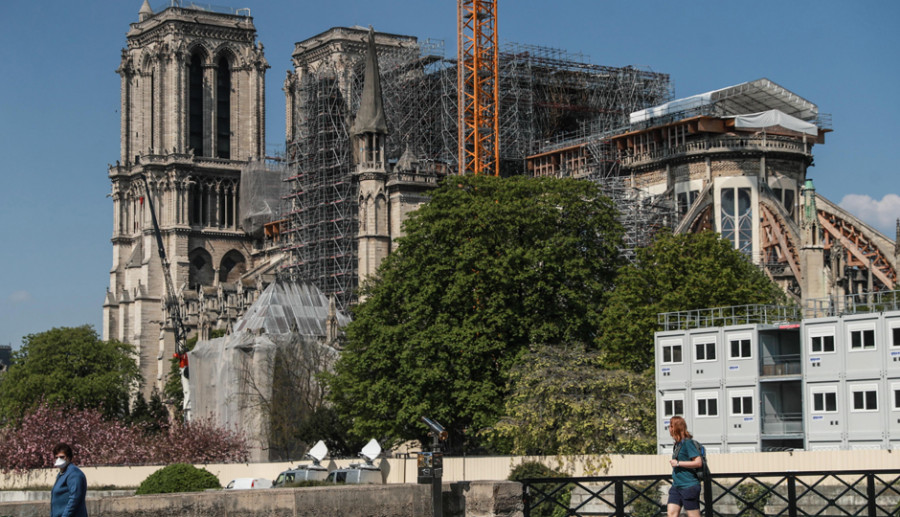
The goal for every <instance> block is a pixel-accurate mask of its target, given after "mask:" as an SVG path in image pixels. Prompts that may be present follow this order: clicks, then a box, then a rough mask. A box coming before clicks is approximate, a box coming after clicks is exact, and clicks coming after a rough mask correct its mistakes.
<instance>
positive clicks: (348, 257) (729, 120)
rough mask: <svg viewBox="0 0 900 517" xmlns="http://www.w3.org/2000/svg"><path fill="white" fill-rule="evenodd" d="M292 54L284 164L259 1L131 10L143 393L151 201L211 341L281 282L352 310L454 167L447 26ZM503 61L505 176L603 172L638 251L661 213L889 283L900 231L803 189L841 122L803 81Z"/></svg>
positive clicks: (845, 279)
mask: <svg viewBox="0 0 900 517" xmlns="http://www.w3.org/2000/svg"><path fill="white" fill-rule="evenodd" d="M289 66H290V67H291V69H290V70H289V71H288V73H287V77H286V79H285V80H284V83H283V88H284V92H285V102H286V107H287V110H286V113H287V115H286V123H285V130H286V147H285V154H284V157H283V158H280V159H279V160H278V161H273V160H270V159H267V158H266V156H265V153H264V149H265V133H264V127H265V72H266V70H267V69H268V68H269V64H268V63H267V61H266V59H265V57H264V53H263V47H262V44H260V43H259V42H258V41H257V40H256V29H255V27H254V25H253V19H252V18H251V17H250V13H249V11H248V10H227V9H225V10H219V9H211V8H201V7H196V6H193V5H191V6H190V7H187V6H184V5H182V3H180V2H172V3H171V5H168V6H166V7H164V8H162V9H158V10H157V11H154V10H153V9H152V8H151V7H150V6H149V4H148V3H147V2H146V1H144V3H143V5H142V6H141V8H140V10H139V12H138V21H137V22H135V23H133V24H131V26H130V28H129V31H128V33H127V47H126V48H125V49H123V51H122V62H121V65H120V67H119V69H118V73H119V75H120V77H121V85H122V86H121V103H122V104H121V105H122V110H121V113H122V128H121V155H120V157H119V159H118V160H117V161H116V164H115V165H112V166H110V168H109V177H110V181H111V183H112V198H113V205H114V209H113V211H114V213H113V236H112V244H113V266H112V270H111V273H110V284H109V290H108V293H107V296H106V301H105V303H104V309H103V313H104V321H103V334H104V338H105V339H113V338H115V339H119V340H121V341H124V342H127V343H133V344H135V345H137V346H138V348H139V351H140V358H139V361H140V367H141V373H142V375H143V377H144V379H145V395H149V394H150V392H152V390H153V389H160V388H161V386H162V383H163V382H164V379H165V376H166V374H167V372H168V371H169V365H168V358H169V357H171V355H172V352H173V351H174V350H173V348H174V341H173V338H172V332H171V331H172V329H171V328H170V327H169V325H168V324H167V323H166V320H167V318H166V315H165V314H164V313H163V310H162V301H163V299H164V298H165V296H166V286H165V284H166V282H164V281H163V273H162V271H163V268H162V267H161V265H160V261H159V260H158V259H157V258H156V257H157V249H156V241H155V239H154V235H153V234H154V230H153V227H152V224H151V222H150V220H151V219H150V214H149V211H148V207H147V206H146V204H145V203H144V200H145V198H147V197H148V196H149V199H152V201H153V203H154V205H155V207H156V210H157V212H158V217H159V226H160V232H161V237H162V242H163V243H164V247H165V251H166V253H167V254H168V259H169V262H170V263H171V265H172V270H171V277H172V278H171V283H172V285H174V290H175V291H177V293H175V294H176V295H177V297H178V300H179V303H180V306H181V308H182V310H183V312H184V314H185V315H186V319H185V323H186V327H187V329H188V331H189V332H190V333H191V334H194V333H196V334H198V335H199V336H200V337H201V338H205V337H206V336H208V332H209V331H210V330H211V329H224V330H232V329H233V327H234V325H235V324H236V322H237V321H238V319H239V318H240V316H241V315H242V314H244V313H245V312H246V311H247V310H248V308H249V307H250V306H251V305H252V304H253V303H254V302H255V301H256V300H257V299H258V298H259V296H260V293H262V292H263V291H264V289H265V288H266V286H267V285H268V284H270V283H271V282H272V281H274V279H275V278H281V279H284V280H285V281H289V282H294V283H295V284H299V282H311V283H312V284H313V285H315V287H316V288H317V289H318V290H320V291H321V292H322V293H323V294H324V295H325V296H326V297H333V298H334V303H335V305H336V310H337V311H338V312H341V311H343V312H345V311H346V310H347V308H348V307H350V306H351V305H352V304H353V303H355V301H356V300H357V289H358V287H359V285H360V283H361V282H362V281H364V279H365V278H367V277H369V276H370V275H372V274H373V273H374V271H375V270H376V268H377V267H378V265H379V264H380V262H381V261H382V260H383V259H384V258H385V257H386V256H387V255H388V254H389V253H390V252H391V250H392V249H393V247H394V245H395V244H394V243H395V242H396V239H397V238H398V237H399V236H400V235H401V234H402V223H403V221H404V219H405V218H406V217H407V215H408V214H409V213H410V212H411V211H412V210H414V209H415V208H417V207H419V206H420V205H421V204H422V203H424V202H426V201H427V199H428V192H429V191H430V190H431V189H433V188H435V187H436V186H437V185H438V183H439V181H440V179H441V178H442V177H444V176H447V175H450V174H456V173H457V172H458V164H457V160H458V145H457V143H458V142H457V140H458V131H457V129H458V127H457V124H458V122H457V120H458V117H457V115H458V114H457V105H456V104H457V88H458V81H457V76H456V74H457V63H456V60H455V59H453V58H449V57H447V56H445V55H444V50H443V44H442V43H441V42H435V41H430V40H420V39H418V38H416V37H414V36H408V35H399V34H388V33H381V32H376V31H371V30H369V29H364V28H361V27H336V28H332V29H329V30H327V31H325V32H323V33H321V34H318V35H316V36H313V37H311V38H308V39H305V40H303V41H300V42H299V43H297V44H296V45H295V48H294V52H293V58H292V63H291V64H290V65H289ZM498 75H499V79H498V84H499V117H498V118H499V136H500V164H499V171H500V173H501V174H504V175H511V174H530V175H555V176H571V177H577V178H584V179H586V180H592V181H597V182H600V183H601V184H602V186H603V187H604V189H605V191H606V192H607V194H608V195H610V197H612V198H613V199H614V200H615V202H616V203H617V205H618V206H619V208H620V212H621V219H622V222H623V224H624V226H625V228H626V249H625V250H623V252H624V253H625V255H626V256H631V255H632V254H633V251H634V249H636V248H638V247H640V246H644V245H646V244H647V243H648V242H649V241H650V239H652V237H653V235H654V234H655V232H656V230H658V229H660V228H664V227H669V228H674V229H675V231H677V232H685V231H696V230H700V229H706V228H710V229H714V230H716V231H718V232H720V233H721V234H722V235H723V236H724V237H725V238H727V239H729V240H731V242H733V243H734V245H735V247H736V248H737V249H740V250H742V251H744V252H745V253H747V254H748V256H750V257H751V258H752V259H753V260H754V261H755V262H757V263H758V264H760V265H761V266H762V267H764V268H765V269H766V271H767V272H768V273H769V274H770V275H771V277H772V278H773V279H775V280H776V281H778V282H779V283H780V284H781V285H782V286H784V288H785V289H786V290H787V291H788V292H790V293H792V294H794V295H795V296H797V297H798V298H799V299H812V298H816V299H819V298H822V297H826V296H830V295H831V296H834V298H835V299H837V298H839V297H840V296H839V295H841V294H844V293H858V292H862V291H865V292H870V291H878V290H883V289H892V288H894V283H895V281H896V272H895V271H896V264H897V257H896V251H895V244H894V242H893V241H891V240H890V239H888V238H887V237H885V236H883V235H881V234H879V233H878V232H877V231H875V230H874V229H872V228H870V227H869V226H867V225H866V224H864V223H862V222H861V221H859V220H858V219H856V218H854V217H853V216H852V215H850V214H848V213H846V212H844V211H842V210H841V209H840V208H838V207H837V206H835V205H834V204H833V203H831V202H829V201H828V200H826V199H824V198H823V197H821V196H819V195H817V194H815V192H814V190H813V188H812V183H811V181H810V180H809V178H808V177H807V168H808V167H809V166H810V165H811V164H812V148H813V146H814V145H816V144H819V145H821V144H823V143H824V138H825V134H826V133H827V132H828V131H829V130H830V127H829V125H828V123H827V122H826V120H825V118H824V117H823V116H821V115H820V114H819V112H818V108H817V106H815V104H813V103H811V102H809V101H807V100H805V99H803V98H802V97H800V96H799V95H797V94H794V93H792V92H790V91H788V90H786V89H785V88H783V87H781V86H779V85H777V84H775V83H773V82H771V81H768V80H765V79H761V80H758V81H752V82H749V83H744V84H741V85H737V86H734V87H730V88H723V89H721V90H716V91H712V92H709V93H706V94H703V95H698V96H694V97H690V98H687V99H681V100H677V101H673V100H672V98H673V94H672V91H673V89H672V84H671V81H670V78H669V76H668V75H667V74H661V73H656V72H652V71H649V70H643V69H638V68H634V67H609V66H600V65H595V64H592V63H590V62H589V60H588V59H586V58H585V57H584V56H581V55H576V54H568V53H566V52H565V51H561V50H555V49H550V48H546V47H534V46H528V45H521V44H510V45H507V46H505V47H503V48H502V49H501V51H500V53H499V59H498ZM144 178H146V180H147V184H146V185H145V183H144V181H143V180H144ZM320 337H322V336H320Z"/></svg>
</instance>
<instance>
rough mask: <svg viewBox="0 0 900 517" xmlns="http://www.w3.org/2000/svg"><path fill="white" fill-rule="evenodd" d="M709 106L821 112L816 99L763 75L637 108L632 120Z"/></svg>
mask: <svg viewBox="0 0 900 517" xmlns="http://www.w3.org/2000/svg"><path fill="white" fill-rule="evenodd" d="M705 106H710V107H714V108H715V114H716V115H717V116H725V117H727V116H734V115H745V114H750V113H759V112H763V111H769V110H779V111H781V112H782V113H785V114H787V115H790V116H792V117H795V118H798V119H801V120H815V119H816V118H817V117H818V115H819V108H818V106H816V105H815V104H813V103H812V102H809V101H808V100H806V99H804V98H803V97H800V96H799V95H797V94H796V93H793V92H791V91H789V90H787V89H785V88H783V87H781V86H779V85H778V84H775V83H773V82H772V81H770V80H768V79H766V78H762V79H757V80H755V81H750V82H747V83H741V84H738V85H735V86H729V87H727V88H722V89H720V90H713V91H711V92H706V93H701V94H698V95H692V96H690V97H685V98H683V99H675V100H674V101H670V102H667V103H665V104H660V105H659V106H653V107H650V108H647V109H643V110H640V111H635V112H634V113H632V114H631V123H632V124H637V123H639V122H644V121H647V120H651V119H654V118H657V117H663V116H666V115H673V114H676V113H679V112H684V111H689V110H696V109H699V108H703V107H705Z"/></svg>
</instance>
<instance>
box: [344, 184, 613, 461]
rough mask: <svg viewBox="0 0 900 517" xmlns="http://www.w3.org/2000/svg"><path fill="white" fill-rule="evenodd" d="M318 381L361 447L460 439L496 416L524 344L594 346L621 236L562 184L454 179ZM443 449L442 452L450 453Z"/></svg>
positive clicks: (425, 211)
mask: <svg viewBox="0 0 900 517" xmlns="http://www.w3.org/2000/svg"><path fill="white" fill-rule="evenodd" d="M404 228H405V231H406V236H405V237H404V238H402V239H400V240H399V243H398V248H397V250H396V252H395V253H393V254H392V255H390V256H389V257H388V258H387V259H386V260H385V261H384V263H383V264H382V266H381V268H380V269H379V273H378V276H377V278H376V279H375V280H374V281H373V282H371V283H368V284H367V285H365V286H364V287H363V289H362V295H363V298H364V300H365V301H364V302H363V303H361V304H360V305H359V306H358V307H357V309H356V311H355V313H354V321H353V322H352V323H351V324H350V325H349V327H348V329H347V338H348V339H347V345H346V347H345V349H344V351H343V353H342V355H341V358H340V359H339V360H338V362H337V364H336V368H335V373H334V375H333V376H330V377H329V384H330V388H331V390H332V392H331V398H332V400H333V402H334V404H335V407H336V409H337V411H338V412H339V413H340V415H341V416H342V418H343V419H345V420H346V421H348V422H352V427H351V429H350V431H351V432H353V433H354V434H355V435H357V436H359V437H365V436H377V437H381V438H384V439H388V440H396V439H415V438H422V437H423V435H424V431H425V430H426V429H425V427H424V426H422V425H421V424H420V423H419V419H420V417H422V416H429V417H431V418H434V419H436V420H438V421H439V422H441V423H442V424H444V425H445V426H446V427H447V428H448V430H449V431H450V434H451V441H452V442H455V445H457V446H458V445H459V443H460V440H461V439H462V438H463V435H464V433H465V432H467V431H468V432H469V433H470V434H469V436H472V435H473V434H474V431H477V430H478V429H481V428H484V427H487V426H491V425H493V424H494V423H495V422H496V421H497V419H498V417H499V416H500V414H501V413H502V408H503V400H504V397H505V395H506V389H507V388H506V386H507V374H508V373H509V371H510V368H511V367H512V366H513V365H514V364H516V362H517V360H518V359H519V358H520V357H521V355H522V354H523V353H524V352H525V351H527V349H528V347H529V346H530V345H541V344H554V343H561V342H588V343H590V342H592V341H593V339H594V337H595V335H594V332H595V329H596V326H597V324H598V322H599V319H600V311H601V310H602V307H603V300H604V296H605V294H606V292H607V290H608V289H609V288H610V286H611V283H612V280H613V278H614V274H615V271H616V270H617V267H618V262H617V260H618V259H617V256H618V253H617V247H618V246H619V245H620V243H621V229H620V226H619V225H618V224H617V223H616V221H615V210H614V208H613V206H612V204H611V203H610V201H609V200H608V199H606V198H604V197H603V196H601V194H600V191H599V188H598V187H597V186H596V185H595V184H593V183H591V182H586V181H576V180H570V179H549V178H542V179H535V178H522V177H515V178H506V179H500V178H492V177H483V176H477V177H454V178H451V179H448V180H447V181H446V182H445V183H444V184H443V185H442V186H441V187H440V188H439V189H437V190H436V191H435V192H434V194H433V196H432V198H431V201H430V202H429V203H428V204H427V205H425V206H423V207H422V208H421V209H419V210H418V211H416V212H415V213H413V214H412V216H411V217H410V219H409V220H408V221H407V222H406V224H405V226H404ZM453 445H454V444H451V446H453Z"/></svg>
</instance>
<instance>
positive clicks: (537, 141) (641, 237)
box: [282, 38, 672, 310]
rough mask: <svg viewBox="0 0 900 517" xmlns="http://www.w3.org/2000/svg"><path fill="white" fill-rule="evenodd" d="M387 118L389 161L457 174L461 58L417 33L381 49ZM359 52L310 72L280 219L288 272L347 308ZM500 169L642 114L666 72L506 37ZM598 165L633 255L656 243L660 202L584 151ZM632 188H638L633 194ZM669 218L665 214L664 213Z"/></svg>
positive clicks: (654, 100) (514, 170)
mask: <svg viewBox="0 0 900 517" xmlns="http://www.w3.org/2000/svg"><path fill="white" fill-rule="evenodd" d="M378 60H379V66H380V74H381V86H382V92H383V101H384V108H385V114H386V116H387V122H388V129H389V132H388V135H387V141H386V156H387V158H388V161H389V163H393V162H395V161H396V160H397V159H398V158H399V157H400V156H401V155H402V154H403V153H404V152H405V151H406V150H407V149H408V150H410V151H411V153H412V154H413V155H415V156H416V158H417V159H418V160H420V161H426V162H431V163H436V164H442V166H443V167H444V168H445V169H447V170H458V166H459V165H458V162H457V160H458V145H457V144H458V140H457V139H458V126H457V124H458V110H457V102H458V97H457V93H458V91H457V89H458V80H457V63H456V60H454V59H448V58H446V57H445V56H444V46H443V43H442V42H439V41H432V40H424V41H421V42H418V41H415V39H413V38H408V39H404V40H403V44H402V45H396V46H388V45H383V46H380V47H379V48H378ZM363 61H364V60H363V55H362V54H352V53H348V54H345V55H343V57H342V59H341V60H337V61H335V62H336V63H340V64H339V65H338V64H335V62H328V63H324V64H320V65H319V66H316V67H315V69H314V70H313V69H310V70H307V69H304V70H303V71H302V73H299V74H298V75H299V76H300V84H299V87H298V99H299V102H298V103H297V108H296V115H295V116H294V117H293V120H294V124H295V128H294V132H293V135H294V139H293V141H291V142H288V146H287V155H288V162H289V165H288V167H289V169H290V170H291V171H293V172H292V173H291V174H290V177H289V178H288V184H289V186H288V190H289V194H288V195H287V196H285V200H286V204H287V206H288V207H289V208H288V212H287V214H286V215H285V219H286V220H287V224H286V229H285V242H286V247H285V250H286V251H287V252H288V257H289V258H288V260H287V261H286V263H285V264H286V265H285V266H284V268H283V269H282V275H285V276H288V277H290V278H292V279H303V280H311V281H313V282H314V283H315V284H316V285H317V287H319V289H320V290H322V292H324V293H326V294H329V295H330V294H334V295H335V298H336V301H337V305H338V307H339V308H340V309H342V310H346V309H347V308H348V306H349V305H350V304H351V303H353V301H354V300H355V290H356V288H357V287H358V274H357V249H356V241H355V237H356V234H357V212H358V203H357V199H356V196H357V193H356V187H355V185H354V178H353V167H354V165H353V158H352V145H351V141H350V134H349V129H350V125H351V124H352V122H353V117H354V115H355V114H356V112H357V110H358V108H359V96H360V93H361V92H362V81H363V68H364V63H363ZM499 75H500V93H499V95H500V112H499V125H500V130H499V133H500V153H501V154H500V173H501V175H511V174H522V173H523V172H524V171H525V158H526V157H527V156H529V155H530V154H533V153H534V152H536V151H538V150H540V149H544V148H550V147H552V146H553V145H558V144H559V142H560V141H564V140H565V141H571V139H572V138H577V137H582V138H588V137H593V136H595V135H597V134H598V133H601V132H604V131H608V130H610V129H612V128H616V127H621V126H622V125H625V124H626V123H627V121H628V115H629V114H630V113H631V112H632V111H635V110H637V109H641V108H644V107H648V106H652V105H656V104H659V103H661V102H665V101H668V100H669V99H670V98H671V96H672V91H671V85H670V82H669V76H668V75H667V74H659V73H654V72H650V71H646V70H640V69H637V68H633V67H624V68H615V67H606V66H599V65H593V64H590V63H588V62H587V61H586V59H585V58H584V56H582V55H580V54H568V53H566V52H565V51H561V50H557V49H551V48H547V47H537V46H530V45H519V44H507V45H505V46H504V47H503V49H502V51H501V52H500V57H499ZM588 148H589V149H590V151H591V153H592V154H594V155H595V156H594V160H592V161H593V162H594V163H595V164H603V167H599V166H598V168H597V171H598V172H597V173H596V174H594V173H592V174H591V175H590V177H591V178H592V179H595V180H598V181H599V180H601V179H603V178H607V183H608V184H609V185H608V187H605V188H607V189H608V191H609V193H610V197H612V198H613V199H614V200H615V201H616V202H617V203H620V204H621V205H620V210H621V211H622V212H623V214H631V215H627V216H623V224H625V226H626V229H627V232H626V233H627V235H628V237H627V240H628V243H629V244H627V246H626V247H627V249H626V250H624V251H623V252H624V253H625V254H626V256H632V255H633V249H634V248H635V247H637V246H640V245H642V243H645V242H647V241H648V239H649V238H652V235H653V232H650V231H648V229H649V228H652V227H654V225H657V222H656V221H657V219H654V217H651V216H650V214H653V213H656V212H665V210H666V209H665V208H664V207H660V206H657V205H655V204H654V203H653V202H651V201H648V200H647V199H638V196H637V195H636V194H635V193H634V192H630V190H629V189H628V188H626V187H625V186H624V184H620V183H621V182H614V181H612V180H609V178H610V177H612V176H615V174H611V173H610V171H611V170H613V168H614V166H615V163H616V162H615V160H614V159H612V160H611V159H608V157H609V156H610V153H609V151H608V150H607V149H605V147H604V146H603V144H602V143H593V141H592V143H591V144H590V145H589V146H588ZM631 190H633V189H631ZM658 217H662V218H664V217H663V216H658Z"/></svg>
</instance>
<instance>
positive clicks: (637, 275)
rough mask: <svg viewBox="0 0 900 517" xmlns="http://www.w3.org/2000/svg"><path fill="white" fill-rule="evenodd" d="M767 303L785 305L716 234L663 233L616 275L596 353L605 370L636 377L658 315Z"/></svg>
mask: <svg viewBox="0 0 900 517" xmlns="http://www.w3.org/2000/svg"><path fill="white" fill-rule="evenodd" d="M771 303H785V295H784V293H783V291H781V289H779V287H778V286H777V285H775V284H774V283H773V282H772V281H771V280H769V278H768V277H767V276H766V274H765V273H764V272H763V271H762V270H761V269H760V268H759V267H757V266H755V265H754V264H752V263H751V262H750V261H749V260H747V258H746V257H745V256H744V255H743V254H742V253H740V252H739V251H737V250H735V249H734V247H733V246H732V244H731V243H730V242H728V241H726V240H723V239H720V238H719V235H718V234H716V233H713V232H701V233H696V234H682V235H673V234H671V233H669V232H663V233H661V234H660V235H659V236H658V237H657V238H656V239H655V241H654V242H653V244H652V245H651V246H649V247H647V248H643V249H640V250H638V253H637V262H636V263H635V264H628V265H626V266H624V267H623V268H622V270H621V271H620V272H619V275H618V277H617V278H616V287H615V289H614V290H613V292H612V294H611V295H610V298H609V300H608V302H607V305H606V308H605V310H604V311H603V318H602V322H601V325H600V337H599V339H598V340H597V343H598V348H599V350H601V351H602V352H603V357H604V364H605V365H606V367H607V368H625V369H629V370H632V371H635V372H640V371H643V370H645V369H647V368H650V367H652V366H653V358H654V355H653V346H654V345H653V334H654V332H656V331H657V330H659V324H658V318H657V315H658V314H659V313H662V312H673V311H685V310H692V309H703V308H710V307H726V306H731V305H749V304H771Z"/></svg>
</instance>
